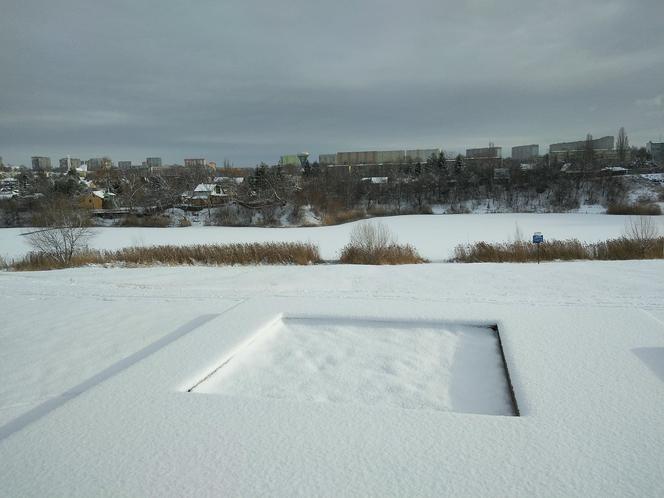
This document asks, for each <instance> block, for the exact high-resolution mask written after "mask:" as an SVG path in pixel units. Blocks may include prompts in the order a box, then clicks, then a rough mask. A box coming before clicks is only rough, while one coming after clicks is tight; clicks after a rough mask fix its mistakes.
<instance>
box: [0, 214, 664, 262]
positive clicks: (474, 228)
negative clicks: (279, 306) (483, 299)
mask: <svg viewBox="0 0 664 498" xmlns="http://www.w3.org/2000/svg"><path fill="white" fill-rule="evenodd" d="M652 218H653V220H654V221H655V223H656V224H657V225H658V226H659V228H660V232H661V233H664V216H654V217H652ZM377 219H378V220H379V221H381V222H382V223H385V224H386V225H387V226H388V227H389V228H390V229H391V230H392V231H393V232H394V233H395V234H396V235H397V237H398V239H399V242H402V243H407V244H411V245H413V246H414V247H415V248H416V249H417V250H418V251H419V253H420V254H421V255H422V256H423V257H425V258H427V259H429V260H431V261H443V260H446V259H448V258H450V257H451V256H452V252H453V250H454V247H455V246H456V245H458V244H463V243H468V242H478V241H486V242H502V241H507V240H510V239H513V238H514V235H515V231H516V228H517V226H518V228H519V230H520V231H521V233H522V234H523V236H524V237H525V238H526V239H528V238H529V237H530V235H531V234H532V233H533V232H535V231H539V232H542V233H543V234H544V237H545V239H570V238H576V239H579V240H581V241H583V242H598V241H601V240H606V239H608V238H612V237H619V236H620V235H622V234H623V233H624V231H625V225H626V223H628V219H629V217H628V216H607V215H591V214H484V215H472V214H471V215H463V214H459V215H412V216H391V217H384V218H377ZM370 222H371V220H362V221H358V222H354V223H348V224H344V225H337V226H329V227H314V228H255V227H241V228H236V227H185V228H96V229H95V232H96V236H95V237H94V238H93V239H92V241H91V243H90V245H91V246H92V247H93V248H97V249H120V248H122V247H129V246H150V245H159V244H175V245H186V244H223V243H230V242H313V243H314V244H317V245H318V246H319V247H320V251H321V255H322V257H323V258H324V259H327V260H334V259H337V258H338V257H339V252H340V250H341V248H342V247H343V246H344V245H345V244H346V242H347V241H348V238H349V234H350V231H351V230H352V228H353V226H354V225H355V224H356V223H370ZM29 231H30V229H29V228H3V229H0V256H2V257H3V258H5V259H6V260H9V259H12V258H19V257H21V256H23V255H24V254H25V253H26V252H27V251H29V250H30V247H29V245H28V243H27V240H26V237H25V236H23V235H21V234H25V233H27V232H29Z"/></svg>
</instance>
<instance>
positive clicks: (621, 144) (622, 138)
mask: <svg viewBox="0 0 664 498" xmlns="http://www.w3.org/2000/svg"><path fill="white" fill-rule="evenodd" d="M628 150H629V139H628V138H627V133H625V128H624V127H622V126H621V127H620V130H618V139H617V141H616V152H617V154H618V160H619V161H620V162H625V159H626V157H627V151H628Z"/></svg>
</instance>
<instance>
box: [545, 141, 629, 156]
mask: <svg viewBox="0 0 664 498" xmlns="http://www.w3.org/2000/svg"><path fill="white" fill-rule="evenodd" d="M586 142H587V141H586V140H578V141H576V142H561V143H557V144H551V145H550V146H549V155H550V156H551V159H565V160H567V159H583V154H584V153H585V152H586ZM591 143H592V148H593V153H594V154H595V156H596V157H597V158H598V159H615V158H616V151H615V149H614V139H613V136H606V137H602V138H597V139H595V140H592V141H591Z"/></svg>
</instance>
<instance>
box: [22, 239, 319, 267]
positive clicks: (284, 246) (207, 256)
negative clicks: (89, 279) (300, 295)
mask: <svg viewBox="0 0 664 498" xmlns="http://www.w3.org/2000/svg"><path fill="white" fill-rule="evenodd" d="M321 261H322V260H321V257H320V252H319V250H318V247H317V246H316V245H314V244H311V243H303V242H267V243H253V244H215V245H193V246H168V245H166V246H152V247H127V248H124V249H119V250H117V251H98V250H87V251H81V252H79V253H77V254H75V255H74V256H73V257H72V259H71V261H70V262H69V264H64V263H62V262H60V261H58V260H55V259H54V258H52V257H50V256H48V255H46V254H43V253H35V252H32V253H29V254H27V255H26V256H25V257H24V258H22V259H20V260H18V261H14V262H13V263H12V264H11V265H10V268H11V269H13V270H16V271H34V270H52V269H59V268H67V267H78V266H86V265H93V264H97V265H104V264H124V265H136V266H148V265H209V266H221V265H259V264H265V265H309V264H315V263H320V262H321Z"/></svg>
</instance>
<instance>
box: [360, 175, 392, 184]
mask: <svg viewBox="0 0 664 498" xmlns="http://www.w3.org/2000/svg"><path fill="white" fill-rule="evenodd" d="M387 180H388V177H387V176H367V177H365V178H362V181H363V182H371V183H375V184H383V183H387Z"/></svg>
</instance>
